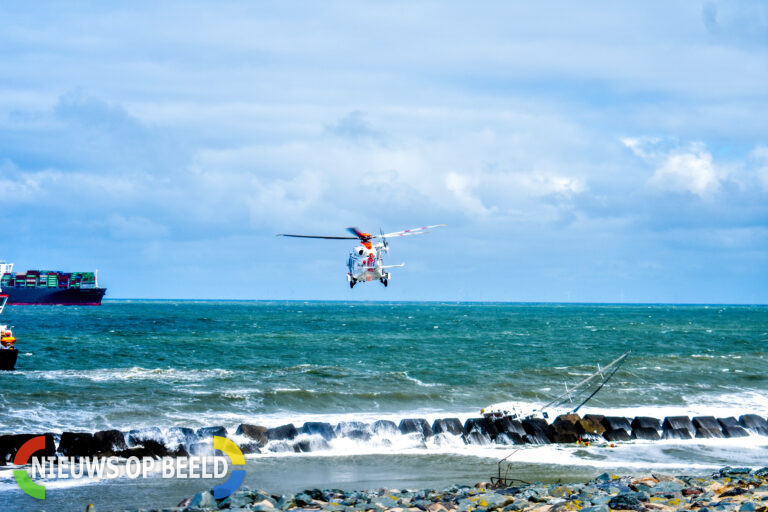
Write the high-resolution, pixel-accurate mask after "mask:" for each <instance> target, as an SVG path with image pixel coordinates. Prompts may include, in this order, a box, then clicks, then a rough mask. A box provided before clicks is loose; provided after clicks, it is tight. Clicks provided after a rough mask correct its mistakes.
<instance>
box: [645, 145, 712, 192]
mask: <svg viewBox="0 0 768 512" xmlns="http://www.w3.org/2000/svg"><path fill="white" fill-rule="evenodd" d="M726 176H727V173H726V172H725V171H724V170H723V169H719V168H717V167H716V166H715V164H714V163H713V161H712V154H711V153H709V152H708V151H706V150H705V149H704V147H703V145H701V144H694V145H692V147H690V148H689V149H688V150H687V151H681V152H675V153H672V154H669V155H667V156H666V158H665V159H664V161H663V162H662V164H661V165H660V166H659V167H658V168H657V169H656V171H654V173H653V176H651V178H650V179H649V180H648V181H649V183H650V184H651V185H653V186H655V187H657V188H659V189H661V190H667V191H672V192H688V193H691V194H694V195H697V196H699V197H702V198H705V197H711V196H712V195H713V194H715V193H716V192H717V191H718V190H719V189H720V184H721V182H722V180H724V179H725V178H726Z"/></svg>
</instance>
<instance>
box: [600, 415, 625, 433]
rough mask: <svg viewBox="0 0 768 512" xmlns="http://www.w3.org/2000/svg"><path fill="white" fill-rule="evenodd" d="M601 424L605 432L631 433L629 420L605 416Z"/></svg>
mask: <svg viewBox="0 0 768 512" xmlns="http://www.w3.org/2000/svg"><path fill="white" fill-rule="evenodd" d="M601 423H602V424H603V427H605V430H606V431H611V430H619V429H623V430H625V431H626V432H627V434H629V433H630V432H631V431H632V425H631V424H630V423H629V420H628V419H627V418H624V417H622V416H605V417H604V418H603V420H602V421H601ZM603 436H605V434H603Z"/></svg>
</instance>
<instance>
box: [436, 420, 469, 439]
mask: <svg viewBox="0 0 768 512" xmlns="http://www.w3.org/2000/svg"><path fill="white" fill-rule="evenodd" d="M432 433H433V434H435V435H437V434H451V435H454V436H461V435H464V427H463V426H462V424H461V421H459V418H442V419H438V420H435V421H434V422H433V423H432Z"/></svg>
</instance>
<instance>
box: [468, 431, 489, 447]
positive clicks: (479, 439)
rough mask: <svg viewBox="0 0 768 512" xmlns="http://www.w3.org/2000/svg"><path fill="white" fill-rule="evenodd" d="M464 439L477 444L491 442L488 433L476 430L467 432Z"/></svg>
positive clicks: (481, 444)
mask: <svg viewBox="0 0 768 512" xmlns="http://www.w3.org/2000/svg"><path fill="white" fill-rule="evenodd" d="M464 439H465V441H466V442H467V443H469V444H474V445H477V446H487V445H489V444H491V443H492V442H493V441H491V438H490V437H489V436H488V434H484V433H482V432H479V431H477V430H473V431H472V432H470V433H469V434H467V435H466V436H465V437H464Z"/></svg>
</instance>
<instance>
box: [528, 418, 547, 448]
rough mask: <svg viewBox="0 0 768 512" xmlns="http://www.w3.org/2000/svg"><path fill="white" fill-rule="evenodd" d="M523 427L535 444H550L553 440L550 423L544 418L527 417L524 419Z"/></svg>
mask: <svg viewBox="0 0 768 512" xmlns="http://www.w3.org/2000/svg"><path fill="white" fill-rule="evenodd" d="M522 423H523V429H525V433H526V434H528V439H530V441H531V443H533V444H548V443H551V442H552V440H551V439H550V438H549V424H548V423H547V421H546V420H544V419H542V418H526V419H524V420H523V422H522Z"/></svg>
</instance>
